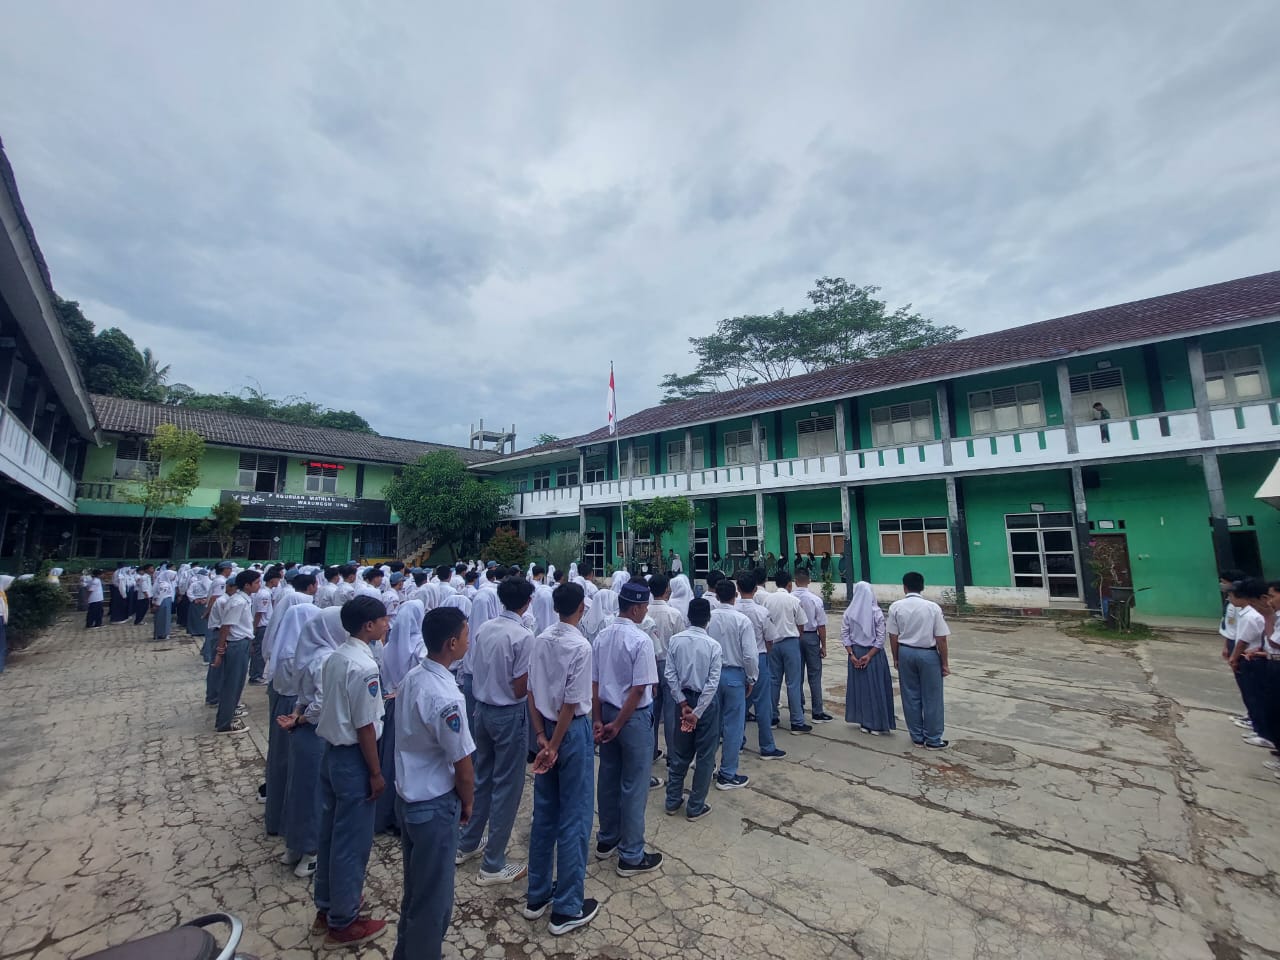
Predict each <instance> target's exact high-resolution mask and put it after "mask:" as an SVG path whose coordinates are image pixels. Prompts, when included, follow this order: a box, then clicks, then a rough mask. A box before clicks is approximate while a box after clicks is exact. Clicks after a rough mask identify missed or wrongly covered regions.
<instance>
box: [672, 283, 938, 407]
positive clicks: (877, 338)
mask: <svg viewBox="0 0 1280 960" xmlns="http://www.w3.org/2000/svg"><path fill="white" fill-rule="evenodd" d="M879 290H880V288H879V287H875V286H866V287H860V286H858V285H856V284H851V283H849V282H848V281H847V280H845V279H844V278H842V277H822V278H821V279H819V280H816V281H815V286H814V288H813V289H812V290H810V291H809V293H808V294H807V297H808V299H809V301H810V303H811V304H812V306H811V307H807V308H804V309H801V310H798V311H796V312H794V313H787V312H785V311H782V310H777V311H775V312H774V313H771V314H747V315H744V316H740V317H726V318H725V319H723V320H721V321H720V322H719V323H718V324H716V329H715V331H714V332H713V333H709V334H707V335H706V336H702V337H690V338H689V343H690V344H691V345H692V346H693V353H694V356H696V357H697V359H698V363H697V366H696V367H695V369H694V370H693V372H692V373H685V374H681V373H669V374H667V375H666V376H665V377H663V378H662V380H661V382H660V384H659V386H661V387H662V389H663V390H664V391H665V394H664V396H663V398H662V402H663V403H674V402H676V401H678V400H686V399H688V398H690V397H698V396H705V395H707V394H709V393H716V392H718V391H720V390H733V389H736V388H738V387H746V386H750V385H751V384H754V383H762V382H769V381H773V380H781V379H783V378H785V377H791V376H795V375H797V374H801V373H812V372H813V371H815V370H821V369H823V368H825V367H831V366H836V365H838V364H842V363H853V362H856V361H859V360H867V359H871V358H874V357H884V356H889V355H891V354H894V353H900V352H902V351H904V350H914V349H916V348H919V347H927V346H933V345H934V344H937V343H948V342H950V341H952V340H954V339H956V337H958V336H959V335H960V333H961V332H962V331H961V330H960V329H959V328H958V327H952V326H938V325H937V324H935V323H933V322H932V321H931V320H929V319H927V318H926V317H923V316H921V315H920V314H918V313H912V312H911V305H910V304H907V305H906V306H903V307H899V308H898V309H897V310H894V311H893V312H889V310H888V306H887V305H886V304H885V302H884V301H883V300H877V299H876V298H875V294H877V293H878V292H879Z"/></svg>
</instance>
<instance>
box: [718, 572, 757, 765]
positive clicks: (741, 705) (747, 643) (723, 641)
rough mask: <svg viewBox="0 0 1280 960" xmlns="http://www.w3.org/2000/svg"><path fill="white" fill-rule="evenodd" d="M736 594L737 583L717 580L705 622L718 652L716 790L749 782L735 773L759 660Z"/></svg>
mask: <svg viewBox="0 0 1280 960" xmlns="http://www.w3.org/2000/svg"><path fill="white" fill-rule="evenodd" d="M737 597H738V589H737V586H736V585H735V584H734V582H733V581H732V580H730V579H729V578H728V577H726V578H725V579H723V580H721V581H720V582H719V583H717V584H716V600H717V601H719V605H718V606H716V607H713V608H712V610H711V622H710V623H708V624H707V633H708V634H709V635H710V636H711V638H712V639H713V640H715V641H716V643H718V644H720V654H721V661H720V663H721V666H720V690H719V694H718V697H719V703H720V731H721V737H722V739H723V741H724V746H723V748H722V753H721V755H720V769H719V770H718V771H717V772H716V789H717V790H736V789H738V788H739V787H745V786H746V785H747V784H748V783H749V782H750V778H749V777H747V776H746V775H744V774H740V773H738V756H739V754H740V753H741V752H742V743H743V740H744V739H745V733H746V716H747V699H748V698H749V697H750V696H751V693H752V691H753V690H754V689H755V685H756V682H757V681H758V680H759V678H760V659H759V655H758V654H757V652H756V630H755V626H754V625H753V624H752V622H751V620H750V619H748V617H747V616H746V615H745V614H744V613H742V612H741V611H739V610H738V609H737V608H736V607H735V606H734V603H735V601H736V600H737Z"/></svg>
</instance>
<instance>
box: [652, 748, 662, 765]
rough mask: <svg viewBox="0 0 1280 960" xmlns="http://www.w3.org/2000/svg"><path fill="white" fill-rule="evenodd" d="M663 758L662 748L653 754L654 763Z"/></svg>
mask: <svg viewBox="0 0 1280 960" xmlns="http://www.w3.org/2000/svg"><path fill="white" fill-rule="evenodd" d="M661 759H662V751H661V750H658V751H657V752H656V753H655V754H654V755H653V762H654V763H657V762H658V761H659V760H661Z"/></svg>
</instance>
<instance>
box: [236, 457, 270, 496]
mask: <svg viewBox="0 0 1280 960" xmlns="http://www.w3.org/2000/svg"><path fill="white" fill-rule="evenodd" d="M279 469H280V458H279V457H271V456H267V455H266V454H262V453H242V454H240V473H239V478H238V480H237V484H236V485H237V486H241V487H247V488H248V489H250V490H253V491H255V492H257V493H275V490H276V471H278V470H279Z"/></svg>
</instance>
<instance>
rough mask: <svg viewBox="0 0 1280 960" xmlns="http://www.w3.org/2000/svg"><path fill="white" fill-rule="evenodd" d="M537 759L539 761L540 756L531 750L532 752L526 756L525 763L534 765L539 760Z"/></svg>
mask: <svg viewBox="0 0 1280 960" xmlns="http://www.w3.org/2000/svg"><path fill="white" fill-rule="evenodd" d="M537 759H538V755H537V754H536V753H534V752H533V751H532V750H530V751H529V752H528V753H527V754H526V755H525V758H524V762H525V763H533V761H535V760H537Z"/></svg>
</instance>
